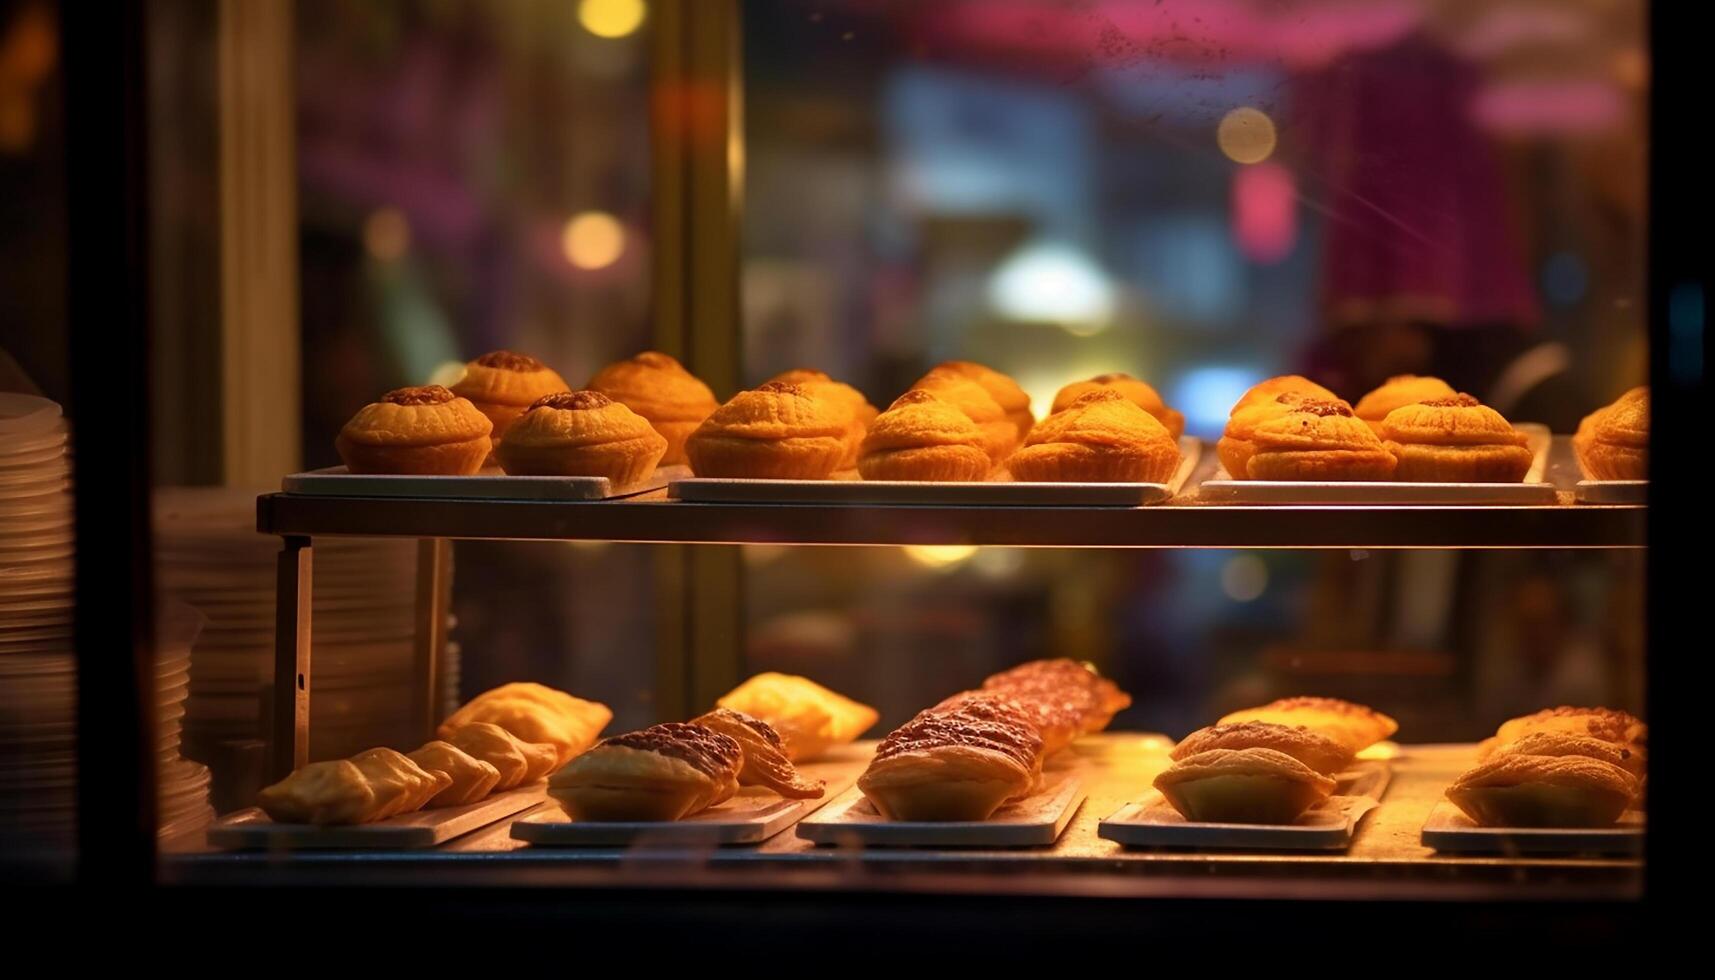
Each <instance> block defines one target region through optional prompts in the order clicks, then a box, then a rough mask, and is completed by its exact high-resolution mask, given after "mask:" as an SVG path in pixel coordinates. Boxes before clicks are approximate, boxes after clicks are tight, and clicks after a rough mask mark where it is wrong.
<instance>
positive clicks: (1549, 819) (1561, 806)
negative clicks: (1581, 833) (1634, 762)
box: [1447, 754, 1638, 827]
mask: <svg viewBox="0 0 1715 980" xmlns="http://www.w3.org/2000/svg"><path fill="white" fill-rule="evenodd" d="M1637 794H1638V783H1637V780H1636V779H1635V778H1633V777H1632V774H1631V773H1629V772H1627V771H1625V770H1624V769H1622V768H1620V767H1619V766H1617V765H1615V764H1613V763H1611V762H1605V761H1603V760H1601V759H1593V758H1590V757H1588V756H1581V755H1511V754H1508V755H1497V756H1495V757H1494V758H1492V759H1490V760H1489V761H1487V762H1483V763H1479V764H1478V765H1477V767H1476V768H1474V769H1471V770H1470V771H1468V772H1466V773H1465V774H1464V775H1462V776H1460V777H1459V778H1458V779H1457V780H1456V781H1454V783H1453V785H1452V786H1449V787H1448V788H1447V798H1448V799H1449V800H1452V801H1453V805H1454V806H1457V807H1458V808H1459V809H1461V810H1463V811H1465V815H1466V816H1468V817H1470V818H1471V819H1472V820H1474V821H1476V822H1477V823H1478V824H1480V825H1481V826H1484V827H1606V826H1609V825H1611V824H1613V823H1614V821H1616V820H1618V819H1620V815H1621V814H1622V813H1625V812H1626V808H1627V807H1629V806H1631V805H1632V802H1633V801H1634V800H1635V799H1636V798H1637Z"/></svg>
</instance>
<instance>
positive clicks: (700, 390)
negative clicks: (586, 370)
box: [586, 350, 719, 422]
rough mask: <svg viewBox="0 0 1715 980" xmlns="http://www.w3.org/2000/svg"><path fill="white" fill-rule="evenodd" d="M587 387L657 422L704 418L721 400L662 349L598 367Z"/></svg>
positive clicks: (690, 420)
mask: <svg viewBox="0 0 1715 980" xmlns="http://www.w3.org/2000/svg"><path fill="white" fill-rule="evenodd" d="M586 387H588V388H590V389H592V390H595V391H599V392H602V393H603V394H606V395H608V396H609V397H611V398H614V399H616V400H618V401H622V402H624V403H625V404H626V405H628V406H630V407H631V409H632V411H634V412H636V413H638V414H639V415H642V416H643V417H645V418H648V419H651V420H653V421H656V422H697V421H701V420H702V419H704V418H706V417H708V415H709V413H710V412H713V411H714V410H715V407H716V406H717V405H718V404H719V402H717V401H716V400H715V393H714V392H712V391H710V390H709V386H708V385H706V384H703V382H702V381H701V380H700V379H698V378H697V377H696V376H695V375H693V374H692V373H691V372H689V371H687V370H685V367H684V365H682V364H680V363H679V362H678V361H676V360H674V359H673V358H672V357H669V356H668V355H666V354H663V353H661V352H660V351H652V350H651V351H644V352H643V353H641V354H638V355H637V356H636V357H633V358H630V359H629V360H624V361H615V362H614V363H612V364H609V365H608V366H607V367H604V368H602V369H601V370H600V371H597V372H596V375H595V377H593V378H591V379H590V383H589V384H588V385H587V386H586Z"/></svg>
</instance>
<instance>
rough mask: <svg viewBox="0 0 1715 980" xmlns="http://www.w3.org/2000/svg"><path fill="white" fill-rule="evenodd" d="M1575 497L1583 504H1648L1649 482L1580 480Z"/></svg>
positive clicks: (1574, 491) (1575, 490) (1574, 493)
mask: <svg viewBox="0 0 1715 980" xmlns="http://www.w3.org/2000/svg"><path fill="white" fill-rule="evenodd" d="M1573 496H1574V497H1575V498H1576V499H1577V501H1578V502H1579V503H1581V504H1646V503H1649V481H1648V480H1579V481H1578V485H1577V487H1576V488H1574V490H1573Z"/></svg>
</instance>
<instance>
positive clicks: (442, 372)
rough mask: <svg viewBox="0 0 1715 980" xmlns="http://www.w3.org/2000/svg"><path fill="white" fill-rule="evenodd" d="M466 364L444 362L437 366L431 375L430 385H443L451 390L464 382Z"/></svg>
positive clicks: (461, 362)
mask: <svg viewBox="0 0 1715 980" xmlns="http://www.w3.org/2000/svg"><path fill="white" fill-rule="evenodd" d="M464 372H465V363H464V362H463V361H442V362H441V363H439V364H437V365H435V370H434V371H432V372H430V373H429V382H428V383H429V384H432V385H442V386H444V387H447V388H451V387H452V386H453V385H456V384H458V383H459V382H460V381H463V380H464Z"/></svg>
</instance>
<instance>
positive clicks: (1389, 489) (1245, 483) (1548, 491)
mask: <svg viewBox="0 0 1715 980" xmlns="http://www.w3.org/2000/svg"><path fill="white" fill-rule="evenodd" d="M1515 428H1517V429H1518V430H1519V431H1520V432H1522V433H1524V436H1525V439H1526V445H1527V446H1528V447H1529V449H1530V451H1531V455H1532V457H1533V458H1532V461H1531V464H1530V470H1529V471H1527V472H1526V473H1525V476H1524V480H1523V481H1522V482H1520V483H1394V482H1386V483H1374V482H1353V483H1345V482H1339V481H1333V480H1328V481H1299V480H1234V479H1232V478H1231V477H1230V476H1228V475H1227V472H1226V470H1224V469H1223V470H1217V471H1216V473H1215V476H1214V478H1213V479H1209V480H1204V481H1203V483H1202V485H1201V486H1199V487H1198V488H1197V499H1199V500H1202V501H1204V502H1206V503H1217V504H1398V505H1410V504H1438V505H1446V504H1473V505H1475V504H1518V505H1525V506H1530V505H1544V504H1554V503H1556V502H1557V500H1558V498H1557V497H1556V495H1555V488H1554V484H1552V483H1549V482H1547V481H1546V480H1545V479H1544V478H1545V476H1546V475H1547V468H1548V449H1549V446H1550V445H1551V444H1552V443H1553V441H1554V437H1553V435H1552V434H1551V433H1550V432H1549V431H1548V427H1547V426H1543V425H1537V424H1535V423H1523V424H1520V425H1518V426H1515Z"/></svg>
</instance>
